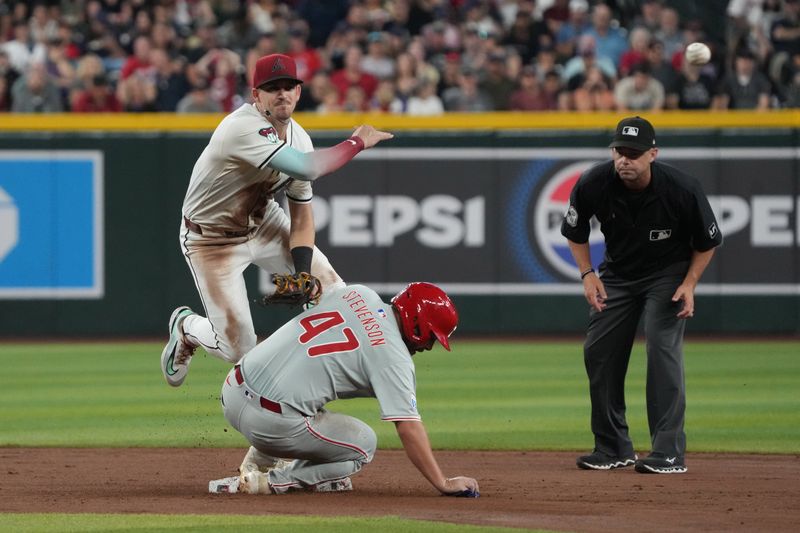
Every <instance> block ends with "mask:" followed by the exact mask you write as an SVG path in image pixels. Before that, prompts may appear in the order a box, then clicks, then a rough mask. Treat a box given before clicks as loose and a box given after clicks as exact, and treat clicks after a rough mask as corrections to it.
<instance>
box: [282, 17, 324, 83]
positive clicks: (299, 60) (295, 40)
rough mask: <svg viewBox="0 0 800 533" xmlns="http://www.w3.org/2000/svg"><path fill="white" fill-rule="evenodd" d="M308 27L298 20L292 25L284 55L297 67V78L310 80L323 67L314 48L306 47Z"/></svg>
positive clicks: (320, 58)
mask: <svg viewBox="0 0 800 533" xmlns="http://www.w3.org/2000/svg"><path fill="white" fill-rule="evenodd" d="M308 35H309V29H308V25H307V24H306V23H305V22H304V21H302V20H300V21H295V22H294V23H292V27H291V29H290V30H289V49H288V51H287V52H286V55H288V56H289V57H291V58H292V59H294V63H295V65H297V77H298V78H300V79H301V80H310V79H311V78H313V77H314V74H316V73H317V71H318V70H319V69H321V68H322V67H323V64H322V57H320V55H319V52H318V51H317V50H316V49H315V48H309V47H308V42H307V41H308Z"/></svg>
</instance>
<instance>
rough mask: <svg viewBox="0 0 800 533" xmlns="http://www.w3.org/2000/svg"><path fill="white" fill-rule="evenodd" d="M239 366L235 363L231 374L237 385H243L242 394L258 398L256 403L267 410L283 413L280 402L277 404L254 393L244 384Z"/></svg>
mask: <svg viewBox="0 0 800 533" xmlns="http://www.w3.org/2000/svg"><path fill="white" fill-rule="evenodd" d="M240 366H241V365H236V366H234V367H233V376H234V378H235V379H236V384H237V385H243V386H244V395H245V396H247V397H248V398H252V399H258V403H259V404H260V405H261V407H263V408H264V409H266V410H267V411H272V412H273V413H275V414H278V415H281V414H283V410H282V409H281V404H279V403H278V402H273V401H272V400H270V399H268V398H264V397H263V396H260V395H258V394H256V393H255V392H253V391H252V390H250V387H248V386H247V385H245V383H244V376H243V375H242V369H241V368H240Z"/></svg>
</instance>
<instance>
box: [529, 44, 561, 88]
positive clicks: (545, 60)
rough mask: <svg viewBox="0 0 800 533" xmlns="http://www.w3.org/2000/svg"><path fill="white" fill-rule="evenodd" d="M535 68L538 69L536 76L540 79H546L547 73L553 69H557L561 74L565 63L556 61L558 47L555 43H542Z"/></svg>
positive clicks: (534, 64)
mask: <svg viewBox="0 0 800 533" xmlns="http://www.w3.org/2000/svg"><path fill="white" fill-rule="evenodd" d="M533 68H534V69H535V70H536V76H537V77H538V78H539V81H544V76H545V74H547V73H548V72H550V71H551V70H555V71H556V72H558V73H559V74H560V73H561V71H562V70H563V69H564V65H561V64H560V63H557V62H556V49H555V48H554V47H553V45H542V46H541V47H540V48H539V53H538V54H536V60H535V61H534V62H533Z"/></svg>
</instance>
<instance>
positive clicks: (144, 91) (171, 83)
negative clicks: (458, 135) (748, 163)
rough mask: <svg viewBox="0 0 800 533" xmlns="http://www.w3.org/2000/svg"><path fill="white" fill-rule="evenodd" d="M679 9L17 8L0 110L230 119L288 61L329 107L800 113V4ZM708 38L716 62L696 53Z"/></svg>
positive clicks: (331, 4)
mask: <svg viewBox="0 0 800 533" xmlns="http://www.w3.org/2000/svg"><path fill="white" fill-rule="evenodd" d="M673 4H675V3H674V2H667V1H664V0H616V1H608V2H603V1H590V0H536V1H534V0H295V1H283V2H280V1H276V0H47V1H35V2H31V1H14V0H3V1H2V2H0V111H2V112H20V113H40V112H61V111H73V112H152V111H164V112H178V113H205V112H212V113H213V112H229V111H231V110H233V109H235V108H236V107H238V106H239V105H240V104H241V103H242V102H244V101H246V100H248V99H249V96H248V95H249V87H250V79H251V73H252V70H253V65H254V63H255V61H256V60H257V59H258V58H259V57H260V56H262V55H265V54H269V53H273V52H282V53H286V54H288V55H290V56H292V57H293V58H294V59H295V61H296V63H297V67H298V75H299V77H300V78H302V79H303V80H305V84H304V90H303V93H302V98H301V101H300V103H299V104H298V110H300V111H316V112H318V113H330V112H338V111H359V112H364V111H374V112H386V113H400V114H409V115H435V114H441V113H443V112H447V111H459V112H480V111H495V110H523V111H540V110H560V111H569V110H577V111H591V110H619V111H657V110H661V109H758V110H762V109H769V108H781V107H800V0H731V1H730V2H727V3H726V2H724V1H723V2H716V4H719V6H720V7H719V11H720V12H719V13H718V16H717V17H715V18H714V17H712V20H708V17H707V20H705V21H703V20H699V19H697V18H694V19H692V18H687V16H686V15H685V14H682V13H681V11H680V10H679V9H677V8H676V7H673ZM709 24H713V25H715V27H714V28H709ZM720 26H724V29H723V30H721V31H719V30H720ZM710 29H714V30H715V31H717V33H719V34H721V37H719V36H716V37H715V36H714V35H712V34H711V32H709V30H710ZM693 41H702V42H706V43H707V44H708V45H709V46H710V47H711V49H712V51H713V56H712V57H713V59H712V61H711V62H710V63H708V64H707V65H705V66H702V67H698V66H693V65H689V64H688V63H686V62H685V61H683V50H684V48H685V46H686V45H687V44H688V43H690V42H693Z"/></svg>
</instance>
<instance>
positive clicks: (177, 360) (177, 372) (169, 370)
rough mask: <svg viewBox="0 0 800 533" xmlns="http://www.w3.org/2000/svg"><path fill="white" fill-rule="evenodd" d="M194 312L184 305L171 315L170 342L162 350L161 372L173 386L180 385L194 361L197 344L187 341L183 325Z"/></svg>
mask: <svg viewBox="0 0 800 533" xmlns="http://www.w3.org/2000/svg"><path fill="white" fill-rule="evenodd" d="M194 314H195V312H194V311H192V310H191V309H189V308H188V307H186V306H185V305H184V306H181V307H178V308H177V309H175V310H174V311H173V312H172V315H171V316H170V317H169V342H167V345H166V346H164V351H162V352H161V373H162V374H164V379H166V380H167V383H169V384H170V385H172V386H173V387H180V386H181V384H182V383H183V380H184V379H186V374H188V373H189V363H191V362H192V355H194V350H195V348H196V346H194V345H193V344H190V343H189V342H187V341H186V338H185V337H184V336H183V327H182V326H183V321H184V319H185V318H186V317H187V316H190V315H194Z"/></svg>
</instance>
